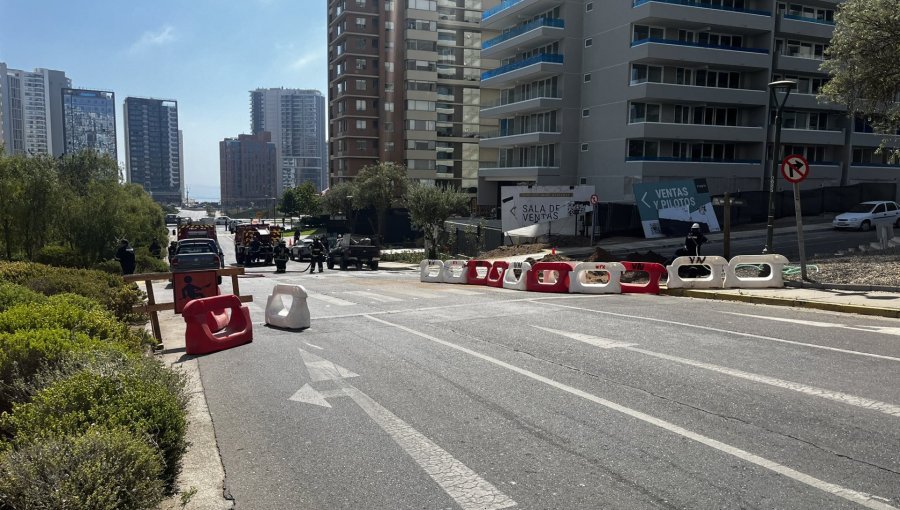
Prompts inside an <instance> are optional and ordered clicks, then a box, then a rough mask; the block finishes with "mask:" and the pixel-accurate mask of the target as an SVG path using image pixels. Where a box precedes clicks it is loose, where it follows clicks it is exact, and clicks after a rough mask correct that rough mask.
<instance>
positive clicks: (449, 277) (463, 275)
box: [441, 260, 469, 284]
mask: <svg viewBox="0 0 900 510" xmlns="http://www.w3.org/2000/svg"><path fill="white" fill-rule="evenodd" d="M466 262H468V261H466V260H448V261H446V262H444V267H443V268H441V281H442V282H444V283H461V284H466V283H469V274H468V270H469V268H468V267H467V265H466Z"/></svg>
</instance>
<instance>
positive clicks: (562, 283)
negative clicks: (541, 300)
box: [525, 262, 575, 294]
mask: <svg viewBox="0 0 900 510" xmlns="http://www.w3.org/2000/svg"><path fill="white" fill-rule="evenodd" d="M574 268H575V265H574V264H571V263H569V262H538V263H536V264H535V265H534V266H532V268H531V271H528V274H527V275H526V277H525V278H526V279H525V290H528V291H531V292H561V293H566V294H568V292H569V274H570V273H571V272H572V270H573V269H574ZM554 273H558V274H557V275H554ZM539 276H540V277H541V278H538V277H539Z"/></svg>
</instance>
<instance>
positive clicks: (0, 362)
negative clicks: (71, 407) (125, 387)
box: [0, 329, 127, 412]
mask: <svg viewBox="0 0 900 510" xmlns="http://www.w3.org/2000/svg"><path fill="white" fill-rule="evenodd" d="M105 351H116V352H119V353H122V354H123V355H125V354H127V348H126V347H125V346H122V345H119V344H116V343H109V342H104V341H101V340H96V339H94V338H91V337H90V336H88V335H86V334H84V333H74V332H71V331H68V330H65V329H35V330H19V331H15V332H13V333H0V412H4V411H9V410H11V409H12V406H13V404H14V403H19V402H25V401H26V400H27V399H28V398H29V396H30V395H31V394H32V393H34V392H35V390H36V388H37V387H39V386H40V384H37V383H36V381H35V377H36V376H37V375H38V373H39V372H41V371H45V372H49V371H54V370H59V369H60V368H61V366H62V364H63V363H64V362H67V361H71V362H77V361H78V358H79V357H80V356H82V355H87V354H88V353H98V352H105Z"/></svg>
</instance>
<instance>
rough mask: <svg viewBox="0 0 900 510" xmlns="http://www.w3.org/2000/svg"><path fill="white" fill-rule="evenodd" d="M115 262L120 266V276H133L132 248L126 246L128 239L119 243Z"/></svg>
mask: <svg viewBox="0 0 900 510" xmlns="http://www.w3.org/2000/svg"><path fill="white" fill-rule="evenodd" d="M116 260H118V261H119V265H121V266H122V274H134V266H135V260H134V248H132V247H131V245H129V244H128V239H122V240H121V241H119V249H118V250H116Z"/></svg>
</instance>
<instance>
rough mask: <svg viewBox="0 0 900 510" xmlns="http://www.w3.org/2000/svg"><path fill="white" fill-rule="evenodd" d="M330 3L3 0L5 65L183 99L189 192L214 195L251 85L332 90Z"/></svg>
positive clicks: (123, 91)
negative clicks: (223, 144)
mask: <svg viewBox="0 0 900 510" xmlns="http://www.w3.org/2000/svg"><path fill="white" fill-rule="evenodd" d="M326 23H327V18H326V2H325V1H324V0H154V1H153V2H123V1H121V0H118V1H114V0H84V1H82V2H71V1H64V0H0V62H4V63H6V65H7V66H8V67H10V68H14V69H25V70H32V69H34V68H38V67H43V68H47V69H56V70H60V71H65V73H66V76H67V77H68V78H70V79H71V80H72V85H73V86H74V87H77V88H87V89H100V90H111V91H113V92H114V93H115V95H116V126H117V129H118V132H119V134H118V153H119V154H118V159H119V161H120V163H121V165H122V166H123V167H124V165H125V145H124V140H125V136H124V124H123V122H124V118H123V113H122V103H123V101H124V100H125V98H126V97H128V96H136V97H154V98H160V99H174V100H176V101H178V115H179V127H180V128H181V129H182V131H183V132H184V166H185V172H184V173H185V182H186V188H187V190H188V191H189V195H190V197H191V198H196V199H198V200H202V199H215V200H218V197H219V141H221V140H222V139H224V138H226V137H234V136H237V135H238V134H241V133H249V130H250V94H249V91H250V90H253V89H256V88H268V87H285V88H302V89H318V90H320V91H322V93H323V94H326V87H327V62H326V60H327V40H326V35H327V34H326Z"/></svg>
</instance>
